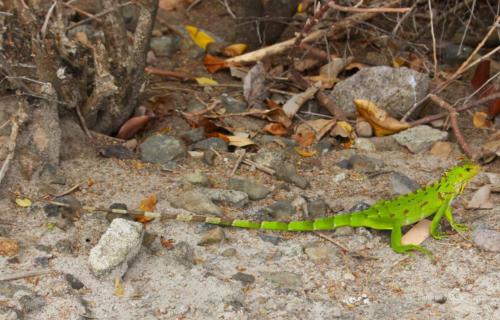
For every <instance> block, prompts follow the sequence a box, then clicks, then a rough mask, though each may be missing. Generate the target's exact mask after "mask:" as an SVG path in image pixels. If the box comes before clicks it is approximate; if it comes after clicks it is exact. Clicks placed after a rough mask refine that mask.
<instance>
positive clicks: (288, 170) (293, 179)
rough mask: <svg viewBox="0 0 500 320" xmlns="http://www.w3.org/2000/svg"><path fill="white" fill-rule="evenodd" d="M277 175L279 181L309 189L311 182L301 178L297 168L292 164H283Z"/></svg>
mask: <svg viewBox="0 0 500 320" xmlns="http://www.w3.org/2000/svg"><path fill="white" fill-rule="evenodd" d="M275 175H276V177H277V178H278V179H280V180H283V181H286V182H289V183H292V184H294V185H296V186H297V187H299V188H301V189H306V188H307V187H309V180H307V179H306V178H304V177H302V176H299V175H298V174H297V170H296V169H295V166H294V165H293V164H291V163H282V164H281V165H280V166H278V167H277V168H276V173H275Z"/></svg>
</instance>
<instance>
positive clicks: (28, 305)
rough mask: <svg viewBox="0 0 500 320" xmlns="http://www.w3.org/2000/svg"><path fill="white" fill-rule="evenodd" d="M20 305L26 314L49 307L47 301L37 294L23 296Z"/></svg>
mask: <svg viewBox="0 0 500 320" xmlns="http://www.w3.org/2000/svg"><path fill="white" fill-rule="evenodd" d="M19 304H20V305H21V308H22V310H23V311H24V312H25V313H30V312H33V311H38V310H40V309H42V308H43V307H45V305H47V303H46V302H45V299H44V298H43V297H41V296H39V295H37V294H33V295H25V296H22V297H21V298H19Z"/></svg>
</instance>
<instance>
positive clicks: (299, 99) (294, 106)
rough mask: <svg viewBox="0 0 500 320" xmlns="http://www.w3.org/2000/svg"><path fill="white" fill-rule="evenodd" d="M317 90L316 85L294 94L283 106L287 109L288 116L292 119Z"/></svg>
mask: <svg viewBox="0 0 500 320" xmlns="http://www.w3.org/2000/svg"><path fill="white" fill-rule="evenodd" d="M317 91H318V88H317V87H316V86H310V87H309V88H307V90H306V91H304V92H301V93H297V94H294V95H293V96H292V97H291V98H290V99H289V100H288V101H287V102H286V103H285V105H284V106H283V111H285V114H286V115H287V117H288V118H289V119H292V118H293V117H294V116H295V114H296V113H297V111H299V109H300V107H302V105H303V104H304V103H306V102H307V101H308V100H310V99H311V98H312V97H314V95H315V94H316V92H317Z"/></svg>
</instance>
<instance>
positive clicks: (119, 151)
mask: <svg viewBox="0 0 500 320" xmlns="http://www.w3.org/2000/svg"><path fill="white" fill-rule="evenodd" d="M99 155H100V156H101V157H104V158H117V159H134V158H137V156H136V154H135V153H134V152H133V151H132V150H130V149H129V148H127V147H125V146H123V145H121V144H112V145H109V146H104V147H102V148H100V149H99Z"/></svg>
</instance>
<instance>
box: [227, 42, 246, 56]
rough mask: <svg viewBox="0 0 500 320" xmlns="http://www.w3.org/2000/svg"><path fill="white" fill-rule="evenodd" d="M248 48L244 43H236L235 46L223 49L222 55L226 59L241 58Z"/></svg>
mask: <svg viewBox="0 0 500 320" xmlns="http://www.w3.org/2000/svg"><path fill="white" fill-rule="evenodd" d="M247 47H248V46H247V45H246V44H244V43H235V44H232V45H229V46H227V47H225V48H224V49H222V53H223V54H224V55H225V56H226V57H235V56H239V55H240V54H242V53H243V52H245V50H246V49H247Z"/></svg>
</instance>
